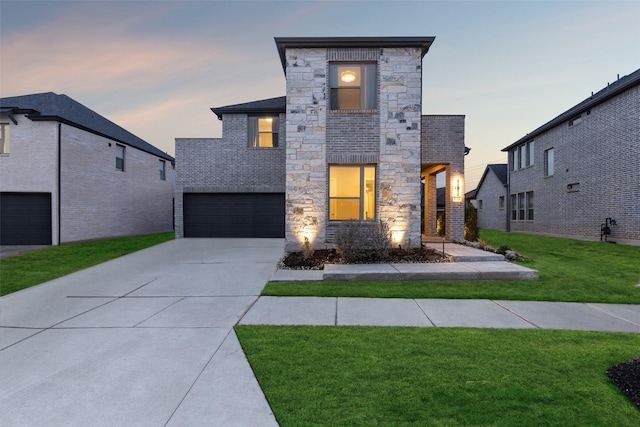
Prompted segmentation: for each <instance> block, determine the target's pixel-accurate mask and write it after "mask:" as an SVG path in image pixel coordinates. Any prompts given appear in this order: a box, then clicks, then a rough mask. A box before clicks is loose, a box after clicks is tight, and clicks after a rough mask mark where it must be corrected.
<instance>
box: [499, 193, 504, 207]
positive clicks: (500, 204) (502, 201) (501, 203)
mask: <svg viewBox="0 0 640 427" xmlns="http://www.w3.org/2000/svg"><path fill="white" fill-rule="evenodd" d="M498 208H499V209H504V196H500V197H499V198H498Z"/></svg>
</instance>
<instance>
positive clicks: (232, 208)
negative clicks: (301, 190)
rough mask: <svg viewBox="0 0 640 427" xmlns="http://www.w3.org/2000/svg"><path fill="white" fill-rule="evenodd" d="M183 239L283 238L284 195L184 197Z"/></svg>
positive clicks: (207, 195)
mask: <svg viewBox="0 0 640 427" xmlns="http://www.w3.org/2000/svg"><path fill="white" fill-rule="evenodd" d="M183 212H184V237H259V238H262V237H277V238H283V237H284V193H184V194H183Z"/></svg>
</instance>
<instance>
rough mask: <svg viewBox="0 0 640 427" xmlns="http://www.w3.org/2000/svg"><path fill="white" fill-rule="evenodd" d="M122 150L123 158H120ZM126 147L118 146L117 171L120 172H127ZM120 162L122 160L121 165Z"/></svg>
mask: <svg viewBox="0 0 640 427" xmlns="http://www.w3.org/2000/svg"><path fill="white" fill-rule="evenodd" d="M120 149H121V150H122V156H118V150H120ZM126 152H127V150H126V146H124V145H123V144H116V170H117V171H120V172H124V171H125V156H126ZM118 160H120V163H121V165H118Z"/></svg>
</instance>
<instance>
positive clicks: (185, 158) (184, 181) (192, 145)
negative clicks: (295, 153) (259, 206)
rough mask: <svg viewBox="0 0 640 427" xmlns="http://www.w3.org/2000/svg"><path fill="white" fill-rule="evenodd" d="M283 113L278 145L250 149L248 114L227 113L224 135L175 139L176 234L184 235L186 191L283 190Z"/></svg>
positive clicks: (245, 191) (237, 191) (248, 191)
mask: <svg viewBox="0 0 640 427" xmlns="http://www.w3.org/2000/svg"><path fill="white" fill-rule="evenodd" d="M284 123H285V119H284V115H280V129H279V140H280V144H279V146H278V147H276V148H266V149H265V148H249V147H248V142H247V141H248V140H247V115H246V114H229V115H225V116H224V125H223V137H222V138H176V175H177V177H176V194H175V208H176V209H175V222H176V237H178V238H180V237H184V212H183V194H184V193H260V192H266V193H283V192H284V189H285V185H284V182H285V175H284V170H285V148H284V139H285V138H286V131H285V124H284Z"/></svg>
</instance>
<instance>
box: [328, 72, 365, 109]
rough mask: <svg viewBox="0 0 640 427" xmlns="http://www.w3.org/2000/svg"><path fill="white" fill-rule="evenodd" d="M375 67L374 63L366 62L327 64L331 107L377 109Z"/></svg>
mask: <svg viewBox="0 0 640 427" xmlns="http://www.w3.org/2000/svg"><path fill="white" fill-rule="evenodd" d="M376 68H377V66H376V64H368V63H355V64H354V63H351V64H349V63H332V64H329V85H330V86H331V109H332V110H375V109H377V99H376V94H377V85H376V81H377V77H376V75H377V70H376Z"/></svg>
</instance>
